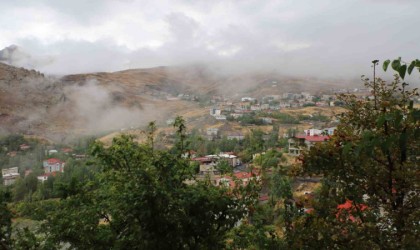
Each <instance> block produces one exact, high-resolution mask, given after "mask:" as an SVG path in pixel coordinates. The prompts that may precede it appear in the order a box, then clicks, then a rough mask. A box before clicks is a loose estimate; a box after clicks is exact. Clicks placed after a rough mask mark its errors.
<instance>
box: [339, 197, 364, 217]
mask: <svg viewBox="0 0 420 250" xmlns="http://www.w3.org/2000/svg"><path fill="white" fill-rule="evenodd" d="M357 208H358V209H359V210H360V211H364V210H366V209H367V208H368V206H366V205H365V204H358V205H357V206H355V205H353V201H351V200H346V202H344V203H343V204H339V205H337V209H338V212H337V214H336V217H337V218H338V217H339V216H340V215H341V211H343V210H346V211H347V213H348V214H349V215H348V216H347V218H348V219H349V220H350V221H352V222H356V221H358V220H357V219H356V218H355V217H354V216H353V215H352V213H353V212H356V211H357V210H356V209H357Z"/></svg>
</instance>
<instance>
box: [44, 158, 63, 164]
mask: <svg viewBox="0 0 420 250" xmlns="http://www.w3.org/2000/svg"><path fill="white" fill-rule="evenodd" d="M47 163H48V164H57V163H62V161H60V160H59V159H57V158H50V159H48V160H47Z"/></svg>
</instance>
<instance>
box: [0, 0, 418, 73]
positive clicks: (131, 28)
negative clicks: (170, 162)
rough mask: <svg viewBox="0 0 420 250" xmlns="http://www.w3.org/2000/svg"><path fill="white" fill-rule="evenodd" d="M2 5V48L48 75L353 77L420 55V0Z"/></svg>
mask: <svg viewBox="0 0 420 250" xmlns="http://www.w3.org/2000/svg"><path fill="white" fill-rule="evenodd" d="M0 3H1V9H2V11H1V13H2V14H1V15H0V48H3V47H6V46H9V45H11V44H16V45H18V46H20V47H21V48H23V50H24V52H25V53H28V54H30V55H31V58H30V61H31V62H30V63H31V65H33V66H34V67H36V68H37V69H38V70H41V71H44V72H47V73H52V74H68V73H81V72H92V71H116V70H122V69H127V68H138V67H153V66H161V65H178V64H185V63H212V64H214V65H223V67H226V68H228V69H232V70H233V69H236V70H238V69H242V70H252V69H256V70H260V69H270V70H272V69H273V70H277V71H279V72H280V73H283V74H287V75H308V76H323V77H325V76H332V77H358V76H360V75H361V74H369V73H370V62H371V61H372V60H373V59H379V60H384V59H387V58H391V59H392V58H396V57H398V56H402V57H403V59H405V60H407V61H408V60H411V59H414V58H420V32H419V25H420V14H419V13H420V1H418V0H412V1H411V0H339V1H338V0H316V1H315V0H288V1H281V0H237V1H229V0H220V1H219V0H206V1H204V0H155V1H136V0H119V1H118V0H63V1H58V0H33V1H29V0H27V1H23V0H13V1H9V0H0ZM27 59H28V58H27Z"/></svg>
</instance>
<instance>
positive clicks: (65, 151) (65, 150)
mask: <svg viewBox="0 0 420 250" xmlns="http://www.w3.org/2000/svg"><path fill="white" fill-rule="evenodd" d="M61 151H63V152H64V153H71V152H73V149H71V148H63V149H62V150H61Z"/></svg>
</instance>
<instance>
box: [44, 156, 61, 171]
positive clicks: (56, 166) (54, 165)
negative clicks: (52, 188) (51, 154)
mask: <svg viewBox="0 0 420 250" xmlns="http://www.w3.org/2000/svg"><path fill="white" fill-rule="evenodd" d="M42 165H43V167H44V173H46V174H48V173H53V172H64V165H65V162H63V161H61V160H60V159H57V158H50V159H47V160H45V161H44V162H43V163H42Z"/></svg>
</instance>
